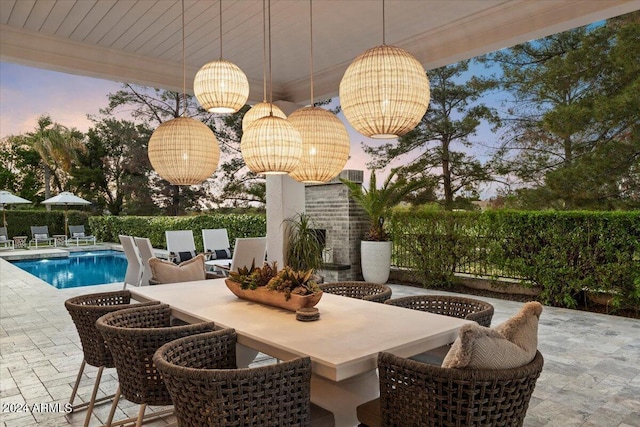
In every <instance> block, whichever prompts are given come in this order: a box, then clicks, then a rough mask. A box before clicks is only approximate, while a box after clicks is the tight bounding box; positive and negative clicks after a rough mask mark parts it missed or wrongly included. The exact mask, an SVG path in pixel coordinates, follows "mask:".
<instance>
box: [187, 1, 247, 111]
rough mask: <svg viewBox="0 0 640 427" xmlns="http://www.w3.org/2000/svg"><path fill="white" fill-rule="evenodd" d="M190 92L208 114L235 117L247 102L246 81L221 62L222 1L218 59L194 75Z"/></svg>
mask: <svg viewBox="0 0 640 427" xmlns="http://www.w3.org/2000/svg"><path fill="white" fill-rule="evenodd" d="M193 91H194V93H195V95H196V98H197V99H198V102H199V103H200V105H201V106H202V108H204V109H205V110H207V111H209V112H210V113H221V114H228V113H235V112H237V111H238V110H240V109H241V108H242V107H243V106H244V105H245V104H246V103H247V98H249V81H248V80H247V76H246V75H245V74H244V73H243V72H242V70H241V69H240V68H239V67H238V66H237V65H235V64H234V63H232V62H229V61H225V60H224V59H222V0H220V59H218V60H217V61H211V62H209V63H207V64H204V65H203V66H202V68H200V70H199V71H198V72H197V73H196V77H195V79H194V81H193Z"/></svg>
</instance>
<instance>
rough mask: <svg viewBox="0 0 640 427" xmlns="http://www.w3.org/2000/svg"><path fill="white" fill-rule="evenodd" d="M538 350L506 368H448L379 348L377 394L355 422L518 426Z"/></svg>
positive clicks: (536, 373) (534, 374)
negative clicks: (528, 359) (521, 363)
mask: <svg viewBox="0 0 640 427" xmlns="http://www.w3.org/2000/svg"><path fill="white" fill-rule="evenodd" d="M543 363H544V361H543V358H542V355H541V354H540V352H536V356H535V358H534V359H533V360H532V361H531V362H530V363H529V364H527V365H525V366H521V367H519V368H512V369H451V368H441V367H438V366H433V365H428V364H425V363H420V362H416V361H413V360H411V359H405V358H402V357H398V356H394V355H392V354H390V353H384V352H383V353H380V354H379V356H378V372H379V375H380V398H379V399H376V400H372V401H370V402H367V403H365V404H362V405H360V406H359V407H358V409H357V412H358V420H359V421H360V422H361V423H362V424H361V425H365V426H369V427H377V426H407V427H412V426H421V427H422V426H424V427H436V426H437V427H453V426H456V427H458V426H480V425H481V426H504V427H510V426H513V427H516V426H522V423H523V420H524V417H525V415H526V413H527V408H528V407H529V400H530V399H531V395H532V393H533V389H534V387H535V385H536V381H537V379H538V377H539V376H540V372H541V371H542V365H543Z"/></svg>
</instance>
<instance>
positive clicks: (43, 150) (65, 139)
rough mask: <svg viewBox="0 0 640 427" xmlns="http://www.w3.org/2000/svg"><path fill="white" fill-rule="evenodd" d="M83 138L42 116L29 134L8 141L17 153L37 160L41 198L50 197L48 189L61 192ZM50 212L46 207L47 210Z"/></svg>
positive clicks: (80, 134)
mask: <svg viewBox="0 0 640 427" xmlns="http://www.w3.org/2000/svg"><path fill="white" fill-rule="evenodd" d="M82 138H83V135H82V133H81V132H79V131H78V130H76V129H69V128H67V127H65V126H63V125H61V124H59V123H55V122H53V121H52V120H51V117H50V116H47V115H42V116H40V117H39V118H38V124H37V127H36V129H35V130H34V131H33V132H28V133H26V134H22V135H16V136H12V137H9V140H10V143H11V144H14V145H17V146H18V147H19V148H20V149H21V150H23V151H24V150H32V151H33V152H35V153H37V155H38V157H39V159H40V166H41V168H42V174H43V182H44V197H45V199H48V198H49V197H51V188H52V186H53V187H54V188H55V189H57V190H58V191H63V190H64V189H65V187H66V183H67V180H68V177H69V173H70V172H71V167H72V164H73V162H74V161H75V160H76V159H77V157H78V153H79V152H80V151H81V150H83V148H84V146H83V144H82ZM47 209H50V206H47Z"/></svg>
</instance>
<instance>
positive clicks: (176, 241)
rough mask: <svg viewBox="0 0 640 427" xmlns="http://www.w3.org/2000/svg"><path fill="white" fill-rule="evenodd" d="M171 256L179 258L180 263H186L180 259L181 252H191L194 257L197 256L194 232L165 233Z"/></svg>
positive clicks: (169, 231) (176, 231)
mask: <svg viewBox="0 0 640 427" xmlns="http://www.w3.org/2000/svg"><path fill="white" fill-rule="evenodd" d="M164 237H165V239H166V242H167V250H168V251H169V254H171V255H175V256H177V257H178V260H179V261H184V260H182V259H181V257H180V252H190V253H191V254H192V256H195V254H196V243H195V241H194V240H193V231H192V230H167V231H165V232H164Z"/></svg>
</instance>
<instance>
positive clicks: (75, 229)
mask: <svg viewBox="0 0 640 427" xmlns="http://www.w3.org/2000/svg"><path fill="white" fill-rule="evenodd" d="M78 233H82V235H83V237H86V236H85V231H84V225H70V226H69V235H70V236H71V237H74V234H78Z"/></svg>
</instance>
